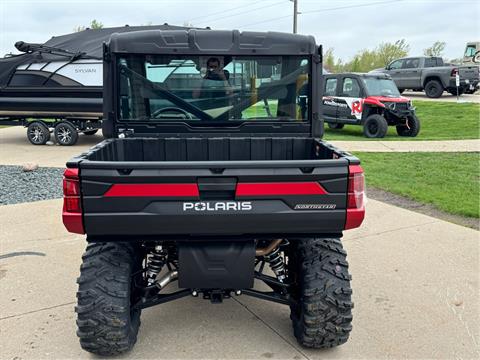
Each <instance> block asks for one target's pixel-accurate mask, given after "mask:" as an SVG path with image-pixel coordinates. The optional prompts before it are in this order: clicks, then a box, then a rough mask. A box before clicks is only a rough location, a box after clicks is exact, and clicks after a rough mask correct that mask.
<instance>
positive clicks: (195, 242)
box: [63, 30, 365, 355]
mask: <svg viewBox="0 0 480 360" xmlns="http://www.w3.org/2000/svg"><path fill="white" fill-rule="evenodd" d="M321 60H322V57H321V48H320V47H319V46H317V45H316V44H315V40H314V38H313V37H310V36H301V35H293V34H282V33H272V32H267V33H259V32H242V33H240V32H238V31H213V30H188V31H187V30H175V31H157V30H152V31H145V32H136V33H124V34H114V35H112V37H111V38H110V41H109V42H108V43H107V44H106V45H105V46H104V116H105V117H104V118H105V119H106V120H105V121H104V123H103V126H104V128H103V131H104V133H105V134H106V135H107V137H110V138H108V139H106V140H104V141H103V142H101V143H100V144H98V145H96V146H95V147H93V148H92V149H90V150H89V151H88V152H86V153H84V154H82V155H80V156H78V157H76V158H73V159H72V160H70V161H69V162H68V163H67V169H66V170H65V174H64V208H63V222H64V224H65V227H66V228H67V229H68V230H69V231H70V232H73V233H79V234H86V237H87V242H88V245H87V249H86V252H85V254H84V255H83V264H82V266H81V271H80V277H79V279H78V284H79V290H78V293H77V297H78V305H77V307H76V312H77V314H78V319H77V325H78V332H77V334H78V336H79V338H80V344H81V346H82V347H83V348H84V349H85V350H87V351H90V352H92V353H96V354H100V355H113V354H119V353H122V352H124V351H127V350H129V349H131V348H132V347H133V345H134V343H135V341H136V338H137V332H138V329H139V326H140V313H141V311H142V309H145V308H148V307H150V306H154V305H157V304H161V303H165V302H167V301H171V300H175V299H178V298H181V297H184V296H198V295H201V296H202V297H203V298H204V299H209V300H210V301H211V302H212V303H220V302H222V301H223V300H224V299H226V298H229V297H230V296H240V295H249V296H254V297H258V298H260V299H264V300H269V301H273V302H277V303H280V304H285V305H287V306H290V309H291V320H292V323H293V329H294V334H295V336H296V338H297V339H298V341H299V343H300V344H302V345H304V346H306V347H313V348H325V347H332V346H337V345H340V344H343V343H345V342H346V341H347V339H348V336H349V332H350V330H351V321H352V314H351V309H352V302H351V289H350V275H349V273H348V263H347V261H346V252H345V250H343V248H342V243H341V240H340V239H341V237H342V232H343V230H347V229H352V228H356V227H358V226H360V224H361V223H362V221H363V218H364V213H365V208H364V177H363V171H362V168H361V167H360V162H359V160H358V159H357V158H355V157H354V156H351V155H350V154H348V153H346V152H343V151H340V150H338V149H336V148H334V147H332V146H331V145H329V144H327V143H325V142H323V141H322V140H320V139H321V137H322V135H323V122H322V120H321V117H320V115H319V106H320V101H319V99H320V98H321V94H320V93H319V89H321V86H320V83H321V76H322V74H321V71H322V61H321ZM255 280H256V281H257V282H261V283H263V284H266V285H267V286H268V288H269V289H270V290H269V291H265V290H264V289H258V286H257V288H254V282H255ZM174 282H175V283H174ZM169 284H170V286H169ZM175 284H176V286H175ZM198 306H203V305H201V304H200V303H199V304H198ZM162 326H168V324H163V325H162Z"/></svg>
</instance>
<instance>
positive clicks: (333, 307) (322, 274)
mask: <svg viewBox="0 0 480 360" xmlns="http://www.w3.org/2000/svg"><path fill="white" fill-rule="evenodd" d="M291 244H292V245H291V256H290V257H289V272H290V273H293V277H294V278H296V281H295V283H296V287H295V289H294V290H293V293H294V294H292V295H293V298H294V300H295V301H294V302H293V304H292V305H291V306H290V318H291V319H292V325H293V331H294V335H295V337H296V338H297V341H298V342H299V343H300V344H301V345H303V346H306V347H310V348H330V347H333V346H338V345H341V344H344V343H345V342H347V340H348V336H349V333H350V331H351V330H352V326H351V323H352V308H353V303H352V301H351V294H352V290H351V288H350V278H351V277H350V275H349V273H348V263H347V261H346V256H347V253H346V252H345V250H343V247H342V243H341V241H340V239H333V238H332V239H322V238H309V239H301V240H292V241H291Z"/></svg>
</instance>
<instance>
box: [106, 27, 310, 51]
mask: <svg viewBox="0 0 480 360" xmlns="http://www.w3.org/2000/svg"><path fill="white" fill-rule="evenodd" d="M108 48H109V51H110V52H113V53H125V54H131V53H133V54H188V55H194V54H197V53H198V54H207V53H209V54H218V55H309V54H317V53H318V46H317V45H316V44H315V39H314V38H313V36H306V35H297V34H288V33H279V32H252V31H244V32H240V31H238V30H208V29H187V30H146V31H137V32H134V33H133V32H132V33H117V34H112V36H111V37H110V41H109V43H108Z"/></svg>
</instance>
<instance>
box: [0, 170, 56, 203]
mask: <svg viewBox="0 0 480 360" xmlns="http://www.w3.org/2000/svg"><path fill="white" fill-rule="evenodd" d="M25 165H27V164H25ZM34 165H36V170H35V171H31V170H30V171H24V167H23V166H10V165H8V166H4V165H0V205H9V204H19V203H24V202H32V201H39V200H48V199H56V198H61V197H62V196H63V188H62V176H63V169H61V168H44V167H38V165H37V164H34Z"/></svg>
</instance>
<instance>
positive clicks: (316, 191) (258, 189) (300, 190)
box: [235, 182, 327, 196]
mask: <svg viewBox="0 0 480 360" xmlns="http://www.w3.org/2000/svg"><path fill="white" fill-rule="evenodd" d="M326 193H327V192H326V191H325V189H324V188H323V187H322V186H321V185H320V184H319V183H317V182H275V183H240V184H238V185H237V191H236V193H235V195H236V196H265V195H323V194H326Z"/></svg>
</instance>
